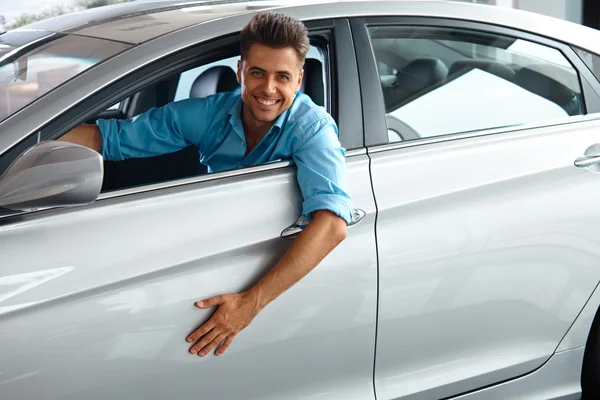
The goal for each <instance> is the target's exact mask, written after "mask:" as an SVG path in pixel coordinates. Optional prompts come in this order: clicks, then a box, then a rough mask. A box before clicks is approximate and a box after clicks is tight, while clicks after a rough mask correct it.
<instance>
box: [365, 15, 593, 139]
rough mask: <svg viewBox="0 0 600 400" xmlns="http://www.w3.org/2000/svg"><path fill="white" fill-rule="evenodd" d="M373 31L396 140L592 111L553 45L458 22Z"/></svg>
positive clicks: (575, 76)
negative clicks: (460, 25) (457, 25)
mask: <svg viewBox="0 0 600 400" xmlns="http://www.w3.org/2000/svg"><path fill="white" fill-rule="evenodd" d="M369 32H370V35H371V43H372V45H373V50H374V54H375V58H376V61H377V67H378V72H379V80H380V83H381V88H382V94H383V98H384V103H385V107H386V121H387V124H388V139H389V141H390V142H396V141H405V140H414V139H421V138H428V137H434V136H442V135H448V134H453V133H460V132H472V131H478V130H484V129H492V128H500V127H508V126H515V125H521V124H526V123H535V122H542V121H550V120H555V119H562V118H566V117H569V116H576V115H582V114H584V113H585V107H584V103H583V96H582V90H581V87H580V84H579V76H578V73H577V71H576V69H575V68H574V67H573V66H572V65H571V64H570V63H569V61H568V60H567V59H566V58H565V56H564V55H563V54H562V53H561V52H560V51H558V50H556V49H554V48H551V47H548V46H544V45H541V44H538V43H533V42H529V41H526V40H522V39H518V38H513V37H508V36H503V35H496V34H491V33H487V32H479V31H471V30H464V29H453V28H436V27H407V26H382V27H371V28H370V29H369Z"/></svg>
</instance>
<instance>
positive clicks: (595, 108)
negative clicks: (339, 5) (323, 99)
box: [350, 16, 600, 149]
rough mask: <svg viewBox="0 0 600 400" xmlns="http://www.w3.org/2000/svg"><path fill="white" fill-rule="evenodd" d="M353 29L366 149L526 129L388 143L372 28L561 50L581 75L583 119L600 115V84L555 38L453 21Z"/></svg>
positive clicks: (418, 20) (384, 20) (383, 21)
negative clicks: (464, 34)
mask: <svg viewBox="0 0 600 400" xmlns="http://www.w3.org/2000/svg"><path fill="white" fill-rule="evenodd" d="M350 25H351V28H352V36H353V38H354V44H355V50H356V54H357V63H358V67H359V68H358V69H359V77H360V87H361V95H362V98H363V121H368V129H367V126H366V125H365V146H366V147H367V148H369V149H371V148H374V147H378V146H392V145H397V146H399V145H402V146H408V145H419V144H423V143H431V142H438V141H448V140H453V139H456V138H457V137H461V136H464V135H465V134H469V136H482V135H487V134H491V133H500V132H505V131H506V132H508V131H514V130H520V129H523V126H524V125H517V126H512V127H506V128H500V127H491V128H489V129H483V130H478V131H474V132H456V133H451V134H447V135H440V136H435V137H431V138H422V139H416V140H410V141H400V142H392V143H390V142H389V141H388V132H387V123H386V113H385V105H384V100H383V93H382V89H381V84H380V82H379V74H378V71H377V61H376V59H375V54H374V52H373V47H372V45H371V40H370V37H369V32H368V28H369V27H370V26H386V25H387V26H407V27H412V26H414V27H438V28H440V27H443V28H450V29H465V30H472V31H479V32H482V33H490V34H497V35H503V36H510V37H514V38H517V39H522V40H526V41H529V42H533V43H536V44H539V45H542V46H546V47H549V48H552V49H555V50H558V51H559V52H560V53H561V54H562V55H563V56H564V57H565V58H566V59H567V60H568V61H569V62H570V63H571V65H572V66H573V68H575V70H576V72H577V74H578V79H579V84H580V86H581V88H582V95H583V103H584V104H583V106H584V109H585V114H584V115H583V117H587V116H588V115H590V114H595V113H600V85H599V84H597V81H596V79H594V77H593V75H592V74H591V72H590V71H589V69H588V68H587V67H586V66H585V64H584V63H583V61H582V60H581V59H580V58H579V57H578V56H577V54H576V53H575V52H574V51H573V49H572V48H571V46H570V45H569V44H568V43H563V42H559V41H557V40H555V39H552V38H547V37H543V36H539V35H535V34H531V33H528V32H523V31H520V30H517V29H513V28H506V27H502V26H498V25H490V24H487V23H481V22H472V21H463V20H456V19H449V18H432V17H412V16H388V17H367V18H362V17H361V18H351V19H350ZM581 117H582V116H570V117H567V118H565V119H559V120H552V121H540V122H536V123H535V124H531V125H527V126H552V125H560V124H563V123H570V122H575V121H579V120H581V119H582V118H581Z"/></svg>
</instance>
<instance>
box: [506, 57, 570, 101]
mask: <svg viewBox="0 0 600 400" xmlns="http://www.w3.org/2000/svg"><path fill="white" fill-rule="evenodd" d="M534 68H535V66H528V67H524V68H521V69H520V70H518V71H517V73H516V74H515V78H514V80H513V82H514V83H515V84H517V85H519V86H521V87H522V88H524V89H527V90H529V91H530V92H532V93H535V94H537V95H538V96H541V97H544V98H546V99H548V100H550V101H552V102H554V103H556V104H558V105H559V106H561V107H563V108H565V109H567V105H568V104H569V103H570V102H571V101H572V100H573V98H574V97H575V93H574V92H573V91H572V90H571V89H569V88H568V87H567V86H565V85H564V84H562V83H560V82H559V81H557V80H555V79H553V78H551V77H550V76H548V75H547V74H545V73H542V72H539V71H536V69H537V68H535V69H534Z"/></svg>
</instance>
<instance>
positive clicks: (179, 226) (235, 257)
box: [0, 155, 377, 399]
mask: <svg viewBox="0 0 600 400" xmlns="http://www.w3.org/2000/svg"><path fill="white" fill-rule="evenodd" d="M256 169H258V170H260V169H265V170H264V171H254V172H251V173H248V172H247V171H238V172H235V173H232V175H233V176H225V177H221V178H219V179H210V180H206V181H202V182H198V183H192V184H188V185H181V186H176V187H174V188H165V189H160V190H155V191H150V192H147V193H139V194H132V195H129V196H119V197H114V198H106V199H104V200H100V201H98V202H96V203H95V204H93V205H91V206H86V207H81V208H78V209H69V210H62V211H57V210H50V211H45V212H39V213H34V214H29V215H24V216H21V217H17V216H15V217H12V218H4V219H1V220H0V243H2V263H1V270H0V288H2V292H1V293H2V295H1V297H0V319H1V322H0V323H1V325H2V329H1V330H0V343H2V345H1V346H0V349H1V350H0V360H2V362H1V363H0V373H1V378H0V398H3V399H17V398H22V399H30V398H39V397H40V396H41V397H43V398H44V399H82V398H85V399H109V398H110V399H131V398H136V399H137V398H144V399H164V398H173V397H174V398H207V399H233V398H243V399H281V398H316V397H318V398H324V399H340V398H344V399H350V398H354V399H373V386H372V377H373V375H372V374H373V354H374V336H375V314H376V288H377V283H376V279H377V278H376V277H377V272H376V271H377V269H376V256H375V244H374V219H375V209H374V203H373V196H372V190H371V185H370V177H369V170H368V159H367V156H366V155H357V156H354V157H349V159H348V181H349V182H350V188H349V189H350V194H351V195H352V197H353V199H354V202H355V204H356V205H357V206H360V207H361V208H362V209H364V210H365V211H366V212H367V216H366V217H365V218H364V219H363V220H362V221H361V223H359V224H357V225H355V226H353V227H351V228H350V229H349V230H348V237H347V239H346V240H345V241H344V242H343V243H342V244H341V245H340V246H339V247H338V248H336V249H335V250H334V251H333V253H331V254H330V255H329V256H328V257H327V258H326V259H325V260H324V261H323V262H322V264H321V265H319V266H318V267H317V268H316V269H315V270H314V271H313V272H312V273H311V274H309V275H308V276H307V277H306V278H305V279H304V280H302V281H301V282H300V283H298V284H297V285H296V286H294V287H293V288H291V289H290V290H289V291H287V292H286V293H284V294H283V295H282V296H281V297H280V298H278V299H276V301H274V302H273V303H271V304H270V305H269V306H267V307H266V308H265V309H264V310H263V312H261V313H260V314H259V315H258V316H257V317H256V319H255V320H254V321H253V323H252V324H251V325H250V326H249V327H248V328H247V329H246V330H244V331H243V332H242V333H240V334H239V335H238V336H237V338H236V339H235V341H234V342H233V344H232V346H231V347H230V349H229V350H228V351H227V352H226V353H225V354H224V355H222V356H220V357H215V356H214V355H209V356H208V357H205V358H200V357H197V356H192V355H190V354H189V353H188V349H189V347H190V345H189V344H188V343H186V342H185V338H186V336H187V335H188V334H189V333H190V332H191V331H192V330H193V329H195V328H196V327H197V326H198V325H199V324H200V323H201V322H202V321H204V320H206V319H207V318H208V317H209V315H210V314H211V313H212V311H211V310H206V311H205V310H199V309H197V308H196V307H194V302H195V301H197V300H200V299H203V298H206V297H209V296H213V295H217V294H223V293H231V292H239V291H242V290H244V289H246V288H248V287H249V285H251V284H252V282H255V281H256V280H257V279H258V278H259V277H260V276H261V275H262V274H264V273H265V271H266V270H267V269H268V268H269V267H271V266H272V265H273V264H274V263H275V262H276V261H277V260H278V258H279V257H280V255H281V254H282V253H283V252H284V251H285V249H286V248H287V247H288V244H289V243H290V242H289V241H286V240H284V239H281V238H280V233H281V231H282V230H283V229H284V228H285V227H286V226H288V225H290V224H291V223H293V222H294V221H295V219H296V218H297V217H298V215H299V214H300V203H301V201H300V200H301V196H300V193H299V190H298V188H297V185H296V183H295V173H294V167H286V168H283V169H282V168H277V166H275V168H274V167H273V166H270V167H256V168H255V170H256ZM224 175H227V174H224Z"/></svg>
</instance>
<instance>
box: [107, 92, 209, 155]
mask: <svg viewBox="0 0 600 400" xmlns="http://www.w3.org/2000/svg"><path fill="white" fill-rule="evenodd" d="M209 109H210V107H209V104H207V102H206V101H202V99H188V100H183V101H179V102H176V103H169V104H167V105H166V106H164V107H161V108H152V109H150V110H148V111H146V112H145V113H143V114H140V115H138V116H136V117H133V118H130V119H123V120H120V119H99V120H97V121H96V124H97V125H98V127H99V128H100V132H101V134H102V156H103V157H104V159H106V160H112V161H120V160H124V159H126V158H141V157H152V156H157V155H161V154H166V153H172V152H175V151H178V150H181V149H182V148H184V147H187V146H189V145H191V144H196V143H197V142H198V140H199V138H198V136H199V135H201V133H202V132H203V131H204V130H206V126H205V125H206V122H205V121H207V120H209V119H210V118H209V116H208V115H207V112H208V110H209ZM198 115H202V116H204V117H205V118H197V116H198Z"/></svg>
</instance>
